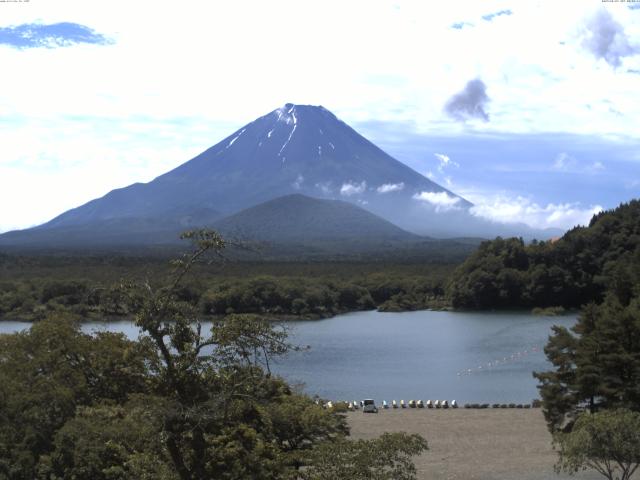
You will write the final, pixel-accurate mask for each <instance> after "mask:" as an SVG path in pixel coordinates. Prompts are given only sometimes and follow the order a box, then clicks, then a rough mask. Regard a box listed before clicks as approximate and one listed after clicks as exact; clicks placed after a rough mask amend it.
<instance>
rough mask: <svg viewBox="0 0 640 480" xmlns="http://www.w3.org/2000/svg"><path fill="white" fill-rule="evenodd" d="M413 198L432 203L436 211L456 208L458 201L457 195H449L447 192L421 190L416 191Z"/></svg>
mask: <svg viewBox="0 0 640 480" xmlns="http://www.w3.org/2000/svg"><path fill="white" fill-rule="evenodd" d="M413 198H414V199H415V200H419V201H422V202H426V203H429V204H431V205H433V206H434V207H435V208H436V212H446V211H447V210H452V209H457V208H458V207H457V204H458V203H459V202H460V198H459V197H453V196H450V195H449V194H448V193H447V192H421V193H416V194H415V195H414V196H413Z"/></svg>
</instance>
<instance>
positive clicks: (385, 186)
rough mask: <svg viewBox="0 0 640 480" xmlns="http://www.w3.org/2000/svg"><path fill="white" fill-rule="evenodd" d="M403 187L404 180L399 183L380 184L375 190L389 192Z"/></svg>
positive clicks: (397, 190)
mask: <svg viewBox="0 0 640 480" xmlns="http://www.w3.org/2000/svg"><path fill="white" fill-rule="evenodd" d="M403 189H404V182H400V183H385V184H383V185H380V186H379V187H378V188H377V189H376V191H377V192H378V193H390V192H399V191H400V190H403Z"/></svg>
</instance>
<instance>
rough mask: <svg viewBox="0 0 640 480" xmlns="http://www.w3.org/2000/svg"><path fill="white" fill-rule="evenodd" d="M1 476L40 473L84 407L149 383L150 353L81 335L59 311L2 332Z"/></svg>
mask: <svg viewBox="0 0 640 480" xmlns="http://www.w3.org/2000/svg"><path fill="white" fill-rule="evenodd" d="M0 352H1V353H0V402H1V404H2V405H1V406H2V408H1V409H0V410H1V411H2V417H1V422H2V423H1V424H0V450H2V455H0V478H10V479H13V478H34V476H35V474H34V472H35V468H36V465H37V463H38V461H39V457H40V456H41V455H43V454H45V453H47V452H49V451H51V449H52V448H53V438H54V435H55V433H56V432H57V431H58V430H59V429H60V428H61V427H62V426H63V425H64V424H65V423H66V422H67V421H68V420H69V419H71V418H73V416H74V415H75V412H76V409H77V408H79V407H81V406H86V405H93V404H95V403H96V402H99V401H112V402H118V401H122V400H123V399H124V398H126V396H127V395H128V394H132V393H136V392H141V391H143V390H144V389H145V388H146V381H147V379H146V366H145V361H146V359H147V358H149V355H148V352H146V351H145V350H144V348H143V347H142V346H141V345H138V344H135V343H134V342H130V341H128V340H127V339H126V338H125V337H124V336H123V335H119V334H113V333H102V334H99V335H97V336H96V337H91V336H89V335H84V334H82V333H80V331H79V329H78V325H77V321H74V320H73V319H69V318H66V317H60V316H54V317H51V318H49V319H47V320H45V321H42V322H40V323H37V324H35V325H34V326H33V327H32V328H31V329H30V330H29V331H25V332H22V333H16V334H14V335H3V336H0Z"/></svg>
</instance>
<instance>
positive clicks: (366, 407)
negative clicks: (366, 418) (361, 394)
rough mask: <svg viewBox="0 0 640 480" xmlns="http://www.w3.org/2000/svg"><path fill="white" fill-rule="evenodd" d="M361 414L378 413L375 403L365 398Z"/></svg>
mask: <svg viewBox="0 0 640 480" xmlns="http://www.w3.org/2000/svg"><path fill="white" fill-rule="evenodd" d="M362 413H378V407H376V402H374V401H373V400H371V399H370V398H367V399H366V400H363V401H362Z"/></svg>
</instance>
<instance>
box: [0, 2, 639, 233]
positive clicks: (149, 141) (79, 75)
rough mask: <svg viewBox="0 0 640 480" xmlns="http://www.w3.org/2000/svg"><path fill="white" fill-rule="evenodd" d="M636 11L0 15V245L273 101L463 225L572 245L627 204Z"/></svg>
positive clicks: (560, 7)
mask: <svg viewBox="0 0 640 480" xmlns="http://www.w3.org/2000/svg"><path fill="white" fill-rule="evenodd" d="M225 3H226V4H225ZM635 7H636V4H628V3H622V2H619V3H612V2H605V3H603V2H600V1H599V0H596V1H574V0H567V1H563V2H557V1H544V0H543V1H538V2H515V1H502V0H500V1H492V0H488V1H483V2H477V1H458V2H451V3H439V4H438V5H437V8H436V6H435V5H434V4H431V3H428V2H423V1H418V0H412V1H387V0H382V1H380V2H366V1H350V2H338V1H333V0H327V1H324V2H299V1H294V0H291V1H273V2H259V1H248V0H247V1H241V2H207V1H204V0H202V1H196V0H187V1H185V2H181V3H180V4H176V3H168V2H167V3H159V2H151V1H147V0H140V1H137V2H135V3H132V2H129V3H128V4H126V5H125V4H124V2H122V3H119V2H90V3H89V2H82V1H75V0H74V1H67V0H59V1H56V2H46V3H45V2H28V3H0V63H1V64H2V65H3V72H5V74H4V75H3V80H2V87H3V88H2V89H0V126H1V128H0V144H1V145H2V155H1V156H0V202H2V205H5V207H4V208H3V209H2V211H1V213H0V231H5V230H9V229H14V228H24V227H28V226H32V225H35V224H38V223H41V222H43V221H46V220H48V219H50V218H52V217H53V216H55V215H57V214H59V213H61V212H62V211H64V210H67V209H69V208H72V207H75V206H78V205H80V204H82V203H84V202H86V201H88V200H90V199H92V198H95V197H98V196H101V195H104V194H105V193H107V192H108V191H109V190H111V189H113V188H118V187H122V186H125V185H128V184H131V183H133V182H137V181H149V180H151V179H153V178H154V177H156V176H157V175H159V174H161V173H163V172H165V171H167V170H168V169H170V168H173V167H175V166H177V165H179V164H180V163H183V162H184V161H186V160H188V159H190V158H192V157H193V156H195V155H196V154H198V153H199V152H201V151H202V150H204V149H206V148H208V147H209V146H211V145H213V144H215V143H217V142H218V141H219V140H221V139H222V138H224V137H225V136H227V135H228V134H230V133H231V132H232V131H234V130H235V129H236V128H238V127H240V126H242V125H244V124H245V123H248V122H249V121H252V120H253V119H255V118H256V117H258V116H260V115H263V114H265V113H266V112H268V111H271V110H273V109H275V108H277V107H279V106H281V105H283V104H284V103H287V102H293V103H302V104H315V105H319V104H321V105H324V106H325V107H326V108H328V109H330V110H331V111H333V112H334V113H336V115H338V116H339V117H340V118H341V119H343V120H344V121H346V122H347V123H349V124H350V125H352V126H354V127H355V128H356V129H357V130H359V131H360V132H361V133H363V134H365V136H367V137H368V138H369V139H371V140H372V141H374V143H377V144H378V145H379V146H381V147H382V148H384V149H385V150H387V151H388V152H389V153H391V154H392V155H394V156H395V157H396V158H398V159H399V160H401V161H403V162H405V163H407V164H408V165H410V166H411V167H412V168H414V169H416V170H418V171H419V172H421V173H423V174H425V175H429V176H430V177H431V178H433V179H434V180H435V181H437V182H438V183H441V184H443V185H444V186H446V187H447V188H449V189H451V190H452V191H454V192H456V193H459V194H461V195H463V196H465V197H466V198H468V199H469V200H471V201H472V202H474V203H475V204H476V207H475V210H474V212H475V213H476V214H477V215H481V216H485V217H489V218H493V219H498V220H504V221H509V220H517V221H525V222H527V223H529V224H531V225H533V226H536V227H545V226H554V227H561V228H570V227H571V226H573V225H575V224H577V223H584V222H586V221H588V219H589V217H590V216H591V214H592V213H593V212H594V211H597V210H598V209H600V208H610V207H613V206H615V205H617V204H618V203H620V202H622V201H627V200H629V199H631V198H634V197H639V196H640V149H638V145H639V143H640V142H639V141H640V130H638V129H637V128H636V127H635V126H636V125H638V124H640V96H639V95H638V85H639V84H640V9H638V8H635ZM6 72H9V74H7V73H6Z"/></svg>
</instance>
